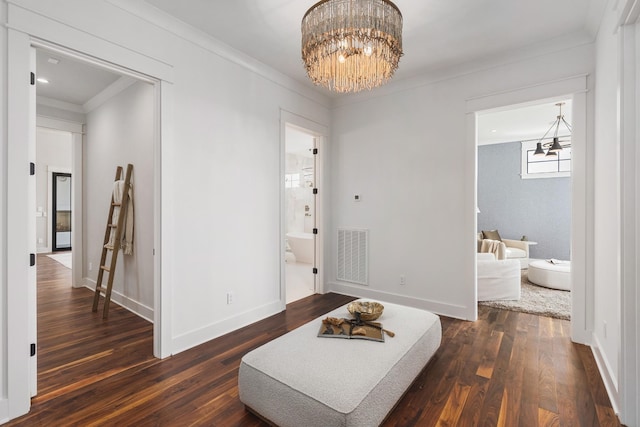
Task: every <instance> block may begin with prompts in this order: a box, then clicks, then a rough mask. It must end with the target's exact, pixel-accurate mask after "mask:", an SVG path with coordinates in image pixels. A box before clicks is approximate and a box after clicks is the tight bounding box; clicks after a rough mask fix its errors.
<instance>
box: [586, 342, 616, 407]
mask: <svg viewBox="0 0 640 427" xmlns="http://www.w3.org/2000/svg"><path fill="white" fill-rule="evenodd" d="M591 340H592V343H593V344H592V346H591V352H592V353H593V358H594V359H595V362H596V365H598V371H600V376H601V377H602V382H603V383H604V387H605V388H606V389H607V394H608V395H609V400H610V401H611V407H612V408H613V410H614V412H615V413H616V414H619V413H620V410H619V407H620V406H619V404H618V401H619V399H620V396H619V395H618V382H617V381H616V373H615V372H614V371H613V370H612V369H611V363H609V360H608V359H607V355H606V354H605V353H604V352H603V351H601V350H600V349H601V348H602V346H601V345H600V341H599V340H598V336H597V335H596V334H593V336H592V337H591Z"/></svg>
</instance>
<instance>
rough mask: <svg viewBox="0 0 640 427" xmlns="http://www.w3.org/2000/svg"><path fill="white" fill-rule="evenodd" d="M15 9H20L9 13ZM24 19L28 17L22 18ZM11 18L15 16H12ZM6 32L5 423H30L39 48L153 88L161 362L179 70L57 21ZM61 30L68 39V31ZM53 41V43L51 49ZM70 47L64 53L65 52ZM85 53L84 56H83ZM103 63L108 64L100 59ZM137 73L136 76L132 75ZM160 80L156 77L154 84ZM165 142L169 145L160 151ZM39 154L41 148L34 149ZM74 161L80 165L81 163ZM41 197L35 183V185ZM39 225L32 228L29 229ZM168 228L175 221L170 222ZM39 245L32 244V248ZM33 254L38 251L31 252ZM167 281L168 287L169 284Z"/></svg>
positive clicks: (157, 350) (33, 20)
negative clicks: (34, 86) (165, 152)
mask: <svg viewBox="0 0 640 427" xmlns="http://www.w3.org/2000/svg"><path fill="white" fill-rule="evenodd" d="M9 8H10V9H11V8H13V5H11V4H10V5H9ZM23 12H25V11H23ZM9 16H11V15H9ZM13 16H14V18H13V19H10V25H9V26H8V28H7V64H8V66H7V68H8V69H7V81H8V85H7V86H8V88H7V105H8V106H9V108H8V109H7V158H6V162H7V186H6V188H7V195H6V202H7V217H6V221H7V233H6V237H7V240H6V245H7V247H8V248H11V250H10V251H7V252H6V260H7V265H6V267H7V268H6V279H5V280H6V286H7V289H6V302H5V304H6V305H5V307H6V310H7V311H6V316H7V326H6V342H7V348H6V349H5V351H6V353H5V354H6V357H7V364H6V371H5V373H1V372H0V375H2V376H3V377H4V375H6V381H3V382H6V384H7V390H6V393H5V397H6V399H0V419H13V418H16V417H18V416H21V415H24V414H26V413H27V412H28V411H29V408H30V405H31V399H30V398H31V395H30V383H31V379H30V378H31V373H32V372H31V368H30V363H31V360H32V358H31V357H29V352H28V349H29V348H30V344H31V339H30V338H29V328H28V324H29V321H28V320H29V312H30V309H29V307H31V306H33V305H35V296H32V295H30V294H29V292H28V289H27V287H26V286H25V284H27V283H30V282H31V281H33V282H34V283H35V266H33V267H30V266H29V263H28V258H29V254H30V253H33V254H35V253H36V248H35V245H36V242H35V240H36V239H35V236H34V237H33V239H30V238H29V237H25V236H29V233H30V231H31V228H33V232H34V233H35V207H34V208H33V210H31V209H30V208H29V205H28V200H27V199H28V195H29V191H30V190H29V189H30V185H31V182H32V181H35V180H34V179H31V178H33V177H30V176H29V173H28V172H29V162H34V163H35V155H34V154H32V153H30V147H29V144H24V143H23V142H24V141H26V140H28V138H29V136H30V134H31V133H34V134H35V128H36V123H35V111H33V112H32V115H30V113H29V112H30V106H29V102H28V100H29V91H30V86H31V85H30V84H29V78H28V76H29V73H30V72H31V64H32V60H31V58H30V55H31V49H32V47H44V48H46V49H48V50H53V51H60V52H62V53H63V54H65V55H67V56H74V55H75V56H76V57H78V58H79V59H81V60H86V61H90V62H94V64H99V65H100V66H104V67H107V68H109V67H114V68H116V69H117V70H118V72H119V73H121V74H127V75H130V76H133V77H135V78H138V79H146V81H148V82H149V83H151V84H152V85H153V86H154V94H155V97H154V115H155V128H156V130H155V132H154V134H155V137H154V153H153V156H154V188H153V192H154V328H153V331H154V332H153V333H154V346H153V347H154V355H155V356H156V357H160V358H164V357H168V356H170V355H171V354H172V339H171V329H172V328H171V311H172V310H171V298H170V297H171V295H172V285H173V282H172V281H171V280H170V278H171V277H172V275H171V274H170V273H171V271H172V260H171V259H170V257H168V256H165V253H164V251H163V250H162V248H163V247H164V246H167V247H171V241H172V239H173V238H174V233H173V232H172V230H170V229H166V228H165V227H163V225H164V224H165V223H164V222H163V218H165V217H166V216H167V215H164V216H162V215H161V211H162V210H163V209H162V208H166V211H167V212H170V209H169V208H170V206H168V204H167V202H166V201H164V200H163V199H162V198H161V194H162V186H161V179H160V178H161V175H162V168H163V167H164V166H166V165H165V164H166V163H167V162H168V159H165V157H163V156H162V149H163V147H171V146H173V126H172V123H173V120H172V119H173V109H172V108H171V106H172V103H173V89H172V84H171V82H172V80H173V77H172V76H173V67H172V66H171V65H170V64H166V63H162V62H159V61H157V60H154V59H153V58H150V57H148V56H146V55H143V54H141V53H138V52H135V51H132V50H130V49H126V48H124V47H122V46H119V45H115V44H112V43H110V42H107V41H105V40H103V39H100V38H98V37H95V36H93V35H91V34H89V33H86V32H82V31H79V30H77V29H74V28H71V27H67V26H65V25H64V24H60V23H57V22H53V21H50V20H49V19H48V18H46V17H44V16H41V15H37V14H32V13H28V12H25V13H23V14H17V15H13ZM61 27H63V28H64V30H65V31H61ZM45 40H46V41H45ZM61 46H64V47H61ZM79 52H83V53H79ZM101 58H104V59H101ZM132 70H134V71H132ZM150 76H154V77H150ZM161 142H162V144H161ZM34 148H35V147H34ZM74 161H75V160H74ZM34 191H35V183H34ZM29 218H32V219H33V220H34V221H33V227H30V221H29ZM166 223H167V224H170V223H171V220H170V219H169V220H167V222H166ZM30 240H32V241H30ZM32 246H33V247H32ZM163 279H164V280H163Z"/></svg>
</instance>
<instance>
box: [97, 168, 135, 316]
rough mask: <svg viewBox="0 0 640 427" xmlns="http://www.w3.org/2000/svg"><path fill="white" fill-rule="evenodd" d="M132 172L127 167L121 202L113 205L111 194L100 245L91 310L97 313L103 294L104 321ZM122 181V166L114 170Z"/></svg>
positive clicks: (107, 313) (107, 310)
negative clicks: (113, 234)
mask: <svg viewBox="0 0 640 427" xmlns="http://www.w3.org/2000/svg"><path fill="white" fill-rule="evenodd" d="M132 171H133V165H131V164H129V165H127V173H126V175H125V178H124V188H123V191H122V201H121V202H120V203H115V202H114V199H113V192H112V193H111V207H110V208H109V216H108V218H107V228H106V230H105V232H104V242H103V243H102V256H101V257H100V269H99V271H98V282H97V283H96V291H95V294H94V296H93V309H92V311H94V312H95V311H98V302H99V301H100V293H101V292H102V293H104V307H103V310H102V318H103V319H106V318H107V317H108V316H109V304H110V303H111V288H112V287H113V277H114V273H115V271H116V261H117V260H118V252H119V251H120V242H121V240H122V233H123V232H124V230H123V228H124V218H125V216H126V215H127V206H128V204H129V184H130V182H131V172H132ZM121 179H122V166H118V167H117V168H116V179H115V181H120V180H121ZM116 207H119V208H120V211H119V213H118V222H117V223H115V224H114V223H113V210H114V209H115V208H116ZM112 229H113V230H115V236H114V241H113V246H109V239H110V237H111V230H112ZM109 251H112V252H111V262H110V263H109V266H107V265H106V262H107V252H109ZM105 271H106V272H107V273H109V279H108V280H107V287H106V288H105V287H103V286H102V279H103V278H104V273H105Z"/></svg>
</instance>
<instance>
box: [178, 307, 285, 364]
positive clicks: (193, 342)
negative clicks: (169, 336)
mask: <svg viewBox="0 0 640 427" xmlns="http://www.w3.org/2000/svg"><path fill="white" fill-rule="evenodd" d="M281 311H282V309H281V304H280V301H273V302H271V303H268V304H265V305H263V306H261V307H257V308H255V309H252V310H248V311H245V312H243V313H239V314H237V315H235V316H233V317H229V318H227V319H223V320H220V321H218V322H215V323H211V324H209V325H207V326H204V327H201V328H198V329H195V330H193V331H190V332H187V333H184V334H182V335H179V336H177V337H174V339H173V349H174V354H177V353H180V352H181V351H185V350H188V349H190V348H193V347H195V346H197V345H200V344H202V343H205V342H207V341H210V340H212V339H214V338H217V337H219V336H221V335H224V334H227V333H229V332H231V331H236V330H238V329H240V328H242V327H245V326H248V325H250V324H252V323H254V322H255V321H256V319H265V318H267V317H269V316H272V315H274V314H277V313H280V312H281Z"/></svg>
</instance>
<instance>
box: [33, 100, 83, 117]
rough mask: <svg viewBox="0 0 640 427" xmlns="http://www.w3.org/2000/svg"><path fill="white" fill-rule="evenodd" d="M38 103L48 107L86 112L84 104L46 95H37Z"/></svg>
mask: <svg viewBox="0 0 640 427" xmlns="http://www.w3.org/2000/svg"><path fill="white" fill-rule="evenodd" d="M36 104H37V105H44V106H47V107H52V108H57V109H59V110H65V111H71V112H73V113H80V114H84V108H82V105H78V104H72V103H71V102H65V101H60V100H57V99H53V98H47V97H46V96H36Z"/></svg>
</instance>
